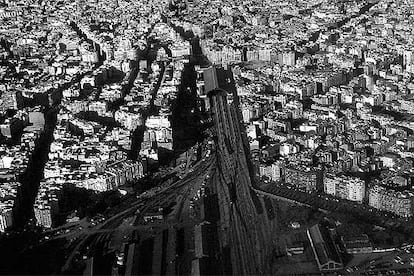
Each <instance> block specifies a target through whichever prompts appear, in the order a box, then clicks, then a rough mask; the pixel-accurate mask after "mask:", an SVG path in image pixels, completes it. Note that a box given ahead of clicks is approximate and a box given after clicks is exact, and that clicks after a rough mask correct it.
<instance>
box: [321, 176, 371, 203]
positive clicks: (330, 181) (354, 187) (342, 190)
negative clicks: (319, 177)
mask: <svg viewBox="0 0 414 276" xmlns="http://www.w3.org/2000/svg"><path fill="white" fill-rule="evenodd" d="M324 191H325V193H327V194H330V195H333V196H336V197H339V198H343V199H348V200H351V201H357V202H360V203H361V202H362V201H363V200H364V198H365V182H364V181H363V180H361V179H358V178H352V177H346V176H334V175H327V176H326V177H325V180H324Z"/></svg>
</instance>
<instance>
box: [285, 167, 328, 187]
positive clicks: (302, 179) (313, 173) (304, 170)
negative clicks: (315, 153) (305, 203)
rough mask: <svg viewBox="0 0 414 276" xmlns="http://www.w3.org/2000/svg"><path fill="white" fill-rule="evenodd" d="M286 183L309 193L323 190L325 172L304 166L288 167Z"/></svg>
mask: <svg viewBox="0 0 414 276" xmlns="http://www.w3.org/2000/svg"><path fill="white" fill-rule="evenodd" d="M285 182H286V183H287V184H291V185H294V186H296V187H297V188H299V189H301V190H304V191H306V192H308V193H310V192H316V191H322V190H323V171H322V170H320V169H311V168H309V167H303V166H295V167H293V166H288V167H286V169H285Z"/></svg>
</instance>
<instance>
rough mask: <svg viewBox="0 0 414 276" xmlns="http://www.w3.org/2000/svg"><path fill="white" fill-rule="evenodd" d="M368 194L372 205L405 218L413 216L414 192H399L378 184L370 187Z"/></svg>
mask: <svg viewBox="0 0 414 276" xmlns="http://www.w3.org/2000/svg"><path fill="white" fill-rule="evenodd" d="M368 194H369V205H370V206H371V207H374V208H376V209H379V210H382V211H387V212H391V213H393V214H396V215H398V216H401V217H405V218H408V217H412V216H413V200H414V194H413V193H412V192H409V191H404V192H397V191H395V190H391V189H387V188H384V187H381V186H378V185H376V186H374V187H372V188H370V189H369V191H368Z"/></svg>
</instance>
